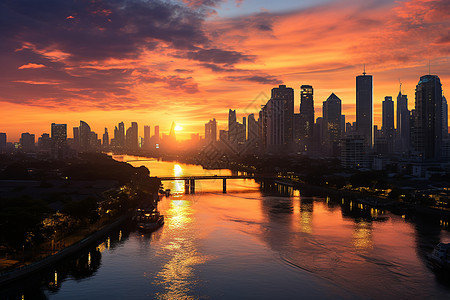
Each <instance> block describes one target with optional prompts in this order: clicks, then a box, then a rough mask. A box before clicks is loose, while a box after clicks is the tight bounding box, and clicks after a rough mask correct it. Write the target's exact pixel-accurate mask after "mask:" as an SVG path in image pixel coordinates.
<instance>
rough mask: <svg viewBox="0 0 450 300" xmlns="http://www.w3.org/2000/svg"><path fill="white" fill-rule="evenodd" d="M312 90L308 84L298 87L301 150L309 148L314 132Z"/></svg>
mask: <svg viewBox="0 0 450 300" xmlns="http://www.w3.org/2000/svg"><path fill="white" fill-rule="evenodd" d="M313 94H314V90H313V87H312V86H310V85H302V86H301V87H300V132H299V133H300V144H301V145H302V148H303V149H302V150H308V149H311V144H312V137H313V132H314V99H313Z"/></svg>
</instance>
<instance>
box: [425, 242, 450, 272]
mask: <svg viewBox="0 0 450 300" xmlns="http://www.w3.org/2000/svg"><path fill="white" fill-rule="evenodd" d="M428 258H429V260H430V262H431V263H432V264H433V266H434V267H437V268H439V269H443V270H447V271H450V243H447V244H446V243H439V244H437V245H436V246H435V247H434V249H433V252H431V254H430V255H429V256H428Z"/></svg>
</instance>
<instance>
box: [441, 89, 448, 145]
mask: <svg viewBox="0 0 450 300" xmlns="http://www.w3.org/2000/svg"><path fill="white" fill-rule="evenodd" d="M442 138H443V139H446V138H448V104H447V99H445V96H442Z"/></svg>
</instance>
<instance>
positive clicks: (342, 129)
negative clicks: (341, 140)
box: [341, 115, 346, 137]
mask: <svg viewBox="0 0 450 300" xmlns="http://www.w3.org/2000/svg"><path fill="white" fill-rule="evenodd" d="M345 129H346V128H345V115H341V137H344V136H345Z"/></svg>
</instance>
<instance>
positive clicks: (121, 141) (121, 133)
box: [117, 122, 125, 147]
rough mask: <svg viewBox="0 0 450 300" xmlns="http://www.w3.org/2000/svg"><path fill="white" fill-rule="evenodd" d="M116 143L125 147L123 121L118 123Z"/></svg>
mask: <svg viewBox="0 0 450 300" xmlns="http://www.w3.org/2000/svg"><path fill="white" fill-rule="evenodd" d="M117 144H118V146H119V147H125V123H123V122H120V123H119V131H118V139H117Z"/></svg>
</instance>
